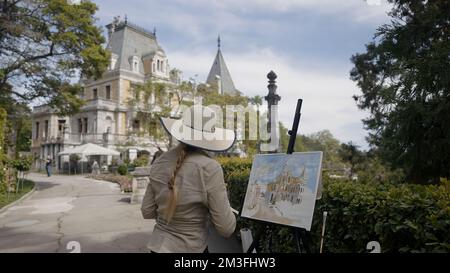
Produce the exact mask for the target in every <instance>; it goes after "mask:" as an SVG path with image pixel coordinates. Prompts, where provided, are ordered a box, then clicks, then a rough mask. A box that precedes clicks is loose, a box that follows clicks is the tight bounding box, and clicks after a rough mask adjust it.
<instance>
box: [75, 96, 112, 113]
mask: <svg viewBox="0 0 450 273" xmlns="http://www.w3.org/2000/svg"><path fill="white" fill-rule="evenodd" d="M117 107H118V103H117V102H116V101H113V100H107V99H102V98H97V99H92V100H87V101H86V102H85V104H84V105H83V107H82V108H81V109H83V110H87V109H106V110H115V109H116V108H117Z"/></svg>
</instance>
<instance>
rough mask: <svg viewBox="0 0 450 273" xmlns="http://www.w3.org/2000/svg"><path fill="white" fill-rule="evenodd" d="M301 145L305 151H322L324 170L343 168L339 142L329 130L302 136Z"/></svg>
mask: <svg viewBox="0 0 450 273" xmlns="http://www.w3.org/2000/svg"><path fill="white" fill-rule="evenodd" d="M302 143H303V145H304V147H305V151H323V164H324V168H326V169H340V168H343V167H344V166H343V162H342V160H341V158H340V156H339V150H340V142H339V140H337V139H336V138H335V137H334V136H333V134H332V133H331V132H330V131H329V130H322V131H319V132H316V133H313V134H309V135H306V136H302Z"/></svg>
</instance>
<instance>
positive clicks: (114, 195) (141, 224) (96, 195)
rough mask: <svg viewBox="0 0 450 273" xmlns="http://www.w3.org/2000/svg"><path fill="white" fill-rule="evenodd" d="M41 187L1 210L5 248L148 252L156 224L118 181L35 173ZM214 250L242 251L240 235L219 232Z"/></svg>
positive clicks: (1, 238)
mask: <svg viewBox="0 0 450 273" xmlns="http://www.w3.org/2000/svg"><path fill="white" fill-rule="evenodd" d="M29 178H30V179H31V180H33V181H36V183H37V190H36V191H35V192H34V193H33V194H32V195H31V196H30V197H28V198H27V199H25V200H24V201H22V202H20V203H19V204H16V205H14V206H12V207H10V208H9V209H8V210H6V211H5V212H3V213H1V214H0V252H71V251H72V250H71V249H72V248H70V247H68V243H69V242H71V241H76V242H79V243H80V246H81V252H146V244H147V242H148V238H149V235H150V234H151V232H152V230H153V226H154V224H155V222H154V220H144V219H143V218H142V216H141V213H140V205H137V204H136V205H131V204H130V203H129V198H130V195H129V194H123V193H121V192H120V189H119V187H118V185H116V184H114V183H110V182H102V181H96V180H92V179H88V178H84V177H81V176H62V175H54V176H52V177H46V176H45V175H42V174H30V176H29ZM208 245H209V248H210V251H211V252H239V251H241V248H240V245H239V243H238V241H237V240H236V238H232V239H228V240H226V239H223V238H221V237H220V236H218V235H217V234H216V233H215V232H214V231H212V234H211V236H210V241H209V243H208Z"/></svg>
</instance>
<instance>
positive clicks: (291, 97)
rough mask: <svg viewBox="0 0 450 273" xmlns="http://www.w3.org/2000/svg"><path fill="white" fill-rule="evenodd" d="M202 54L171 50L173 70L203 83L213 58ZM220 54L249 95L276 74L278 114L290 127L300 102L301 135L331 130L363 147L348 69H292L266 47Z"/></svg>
mask: <svg viewBox="0 0 450 273" xmlns="http://www.w3.org/2000/svg"><path fill="white" fill-rule="evenodd" d="M204 52H205V51H199V53H192V52H190V53H188V52H185V51H178V52H170V53H169V58H170V59H169V61H170V62H171V65H172V66H173V67H178V68H181V69H182V70H183V71H184V75H185V77H186V78H189V77H191V76H193V75H195V74H198V75H199V77H198V80H199V81H201V82H203V81H204V80H205V79H206V76H207V73H208V72H209V69H210V67H211V65H212V62H213V60H214V55H213V54H208V53H204ZM223 54H224V58H225V62H226V63H227V66H228V69H229V70H230V73H231V75H232V77H233V80H234V83H235V86H236V88H238V89H239V90H241V91H242V92H243V93H244V94H245V95H247V96H254V95H261V96H265V95H266V94H267V92H268V91H267V78H266V75H267V73H268V72H269V71H270V70H274V71H275V72H276V73H277V75H278V79H277V85H278V91H277V92H278V94H279V95H280V96H281V101H280V104H279V116H280V120H281V121H282V122H283V123H284V124H285V126H286V127H288V128H290V127H291V123H292V119H293V112H294V110H295V106H296V102H297V99H299V98H301V99H303V107H302V117H301V122H300V128H299V133H302V134H309V133H313V132H316V131H319V130H323V129H329V130H330V131H331V132H332V133H333V134H334V135H335V136H336V137H337V138H338V139H339V140H341V141H342V142H347V141H353V142H355V143H357V144H359V145H360V146H362V147H363V148H367V144H366V143H365V141H364V137H365V136H366V131H365V130H363V128H362V123H361V119H362V118H364V117H365V116H366V114H365V113H364V112H361V111H360V110H358V109H357V107H356V105H355V102H354V100H353V99H352V95H354V94H357V93H359V90H358V88H357V87H356V86H355V84H354V83H353V82H352V81H351V80H350V79H348V78H349V77H348V70H349V67H348V68H347V67H344V68H343V69H342V70H341V71H335V72H323V71H314V70H311V69H309V68H308V64H305V63H300V64H299V65H296V66H294V65H292V64H291V63H290V61H289V59H288V58H287V57H284V56H282V55H280V54H275V53H274V52H273V51H272V50H270V49H255V50H252V51H251V52H241V53H239V54H237V53H230V54H227V53H226V52H223Z"/></svg>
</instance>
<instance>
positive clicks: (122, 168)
mask: <svg viewBox="0 0 450 273" xmlns="http://www.w3.org/2000/svg"><path fill="white" fill-rule="evenodd" d="M117 172H118V173H119V174H120V175H127V174H128V165H127V164H122V165H119V168H117Z"/></svg>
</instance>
